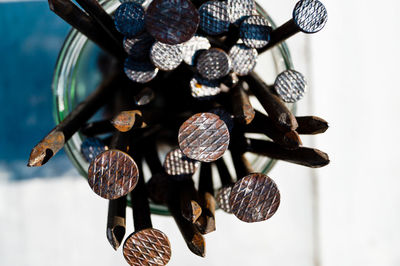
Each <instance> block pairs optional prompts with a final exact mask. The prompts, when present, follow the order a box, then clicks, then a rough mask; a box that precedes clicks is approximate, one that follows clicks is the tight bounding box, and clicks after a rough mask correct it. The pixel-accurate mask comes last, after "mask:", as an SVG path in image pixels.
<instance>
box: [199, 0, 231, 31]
mask: <svg viewBox="0 0 400 266" xmlns="http://www.w3.org/2000/svg"><path fill="white" fill-rule="evenodd" d="M199 15H200V24H199V28H200V29H201V30H202V31H203V32H204V33H206V34H207V35H221V34H223V33H226V32H228V30H229V24H230V22H229V13H228V5H227V4H226V3H225V2H220V1H208V2H205V3H204V4H202V5H201V6H200V8H199Z"/></svg>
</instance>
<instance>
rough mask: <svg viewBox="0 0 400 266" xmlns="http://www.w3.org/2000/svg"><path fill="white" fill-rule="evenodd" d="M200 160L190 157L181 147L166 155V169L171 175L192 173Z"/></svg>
mask: <svg viewBox="0 0 400 266" xmlns="http://www.w3.org/2000/svg"><path fill="white" fill-rule="evenodd" d="M199 166H200V162H198V161H195V160H192V159H190V158H188V157H187V156H186V155H185V154H183V152H182V151H181V150H180V149H174V150H172V151H170V152H169V153H168V154H167V156H166V157H165V161H164V169H165V171H166V172H167V174H169V175H192V174H194V173H195V172H196V170H197V169H198V168H199Z"/></svg>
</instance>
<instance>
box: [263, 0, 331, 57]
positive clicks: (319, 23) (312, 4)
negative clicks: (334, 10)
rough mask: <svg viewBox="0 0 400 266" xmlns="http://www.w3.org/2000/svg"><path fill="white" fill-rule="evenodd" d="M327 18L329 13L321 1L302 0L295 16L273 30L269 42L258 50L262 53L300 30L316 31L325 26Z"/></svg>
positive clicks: (305, 31) (294, 12)
mask: <svg viewBox="0 0 400 266" xmlns="http://www.w3.org/2000/svg"><path fill="white" fill-rule="evenodd" d="M327 20H328V13H327V11H326V9H325V6H324V5H323V4H322V3H321V2H319V1H318V0H300V1H299V2H297V4H296V6H295V7H294V10H293V18H292V19H291V20H289V21H288V22H286V23H285V24H283V25H282V26H280V27H278V28H276V29H274V30H273V31H271V38H270V41H269V43H268V44H267V45H266V46H264V47H263V48H261V49H259V50H258V52H259V53H262V52H264V51H266V50H268V49H270V48H271V47H273V46H275V45H276V44H278V43H280V42H283V41H284V40H286V39H288V38H290V37H291V36H293V35H294V34H296V33H298V32H300V31H302V32H304V33H316V32H318V31H320V30H321V29H322V28H323V27H324V26H325V23H326V21H327Z"/></svg>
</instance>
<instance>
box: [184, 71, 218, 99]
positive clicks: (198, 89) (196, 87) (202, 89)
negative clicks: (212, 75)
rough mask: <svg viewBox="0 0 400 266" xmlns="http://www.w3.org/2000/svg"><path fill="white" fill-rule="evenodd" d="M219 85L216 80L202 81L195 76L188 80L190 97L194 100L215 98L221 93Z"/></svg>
mask: <svg viewBox="0 0 400 266" xmlns="http://www.w3.org/2000/svg"><path fill="white" fill-rule="evenodd" d="M219 85H220V83H219V82H218V81H216V80H208V79H204V78H202V77H200V76H198V75H195V76H194V77H193V78H192V79H191V80H190V89H191V90H192V96H193V97H194V98H198V99H201V98H207V99H208V98H209V97H211V96H215V95H217V94H219V93H220V92H221V88H220V86H219Z"/></svg>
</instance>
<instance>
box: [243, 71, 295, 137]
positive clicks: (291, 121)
mask: <svg viewBox="0 0 400 266" xmlns="http://www.w3.org/2000/svg"><path fill="white" fill-rule="evenodd" d="M243 80H245V81H246V82H247V83H248V85H249V89H250V90H251V91H252V92H253V93H254V95H255V96H256V97H257V99H258V101H259V102H260V104H261V105H262V107H263V108H264V110H265V111H266V112H267V113H268V115H269V117H270V118H271V119H272V121H274V124H275V125H276V127H277V128H279V129H280V130H281V131H283V132H287V131H293V130H296V128H297V127H298V124H297V121H296V118H295V116H294V115H293V114H292V112H290V110H289V109H288V108H287V107H286V106H285V104H284V103H283V102H282V100H281V98H280V97H279V96H278V95H276V94H275V93H274V92H273V91H272V88H271V87H270V86H268V85H266V84H265V83H264V81H263V80H262V79H261V77H260V76H258V75H257V74H256V73H254V72H253V73H251V74H250V75H248V76H245V77H243Z"/></svg>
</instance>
